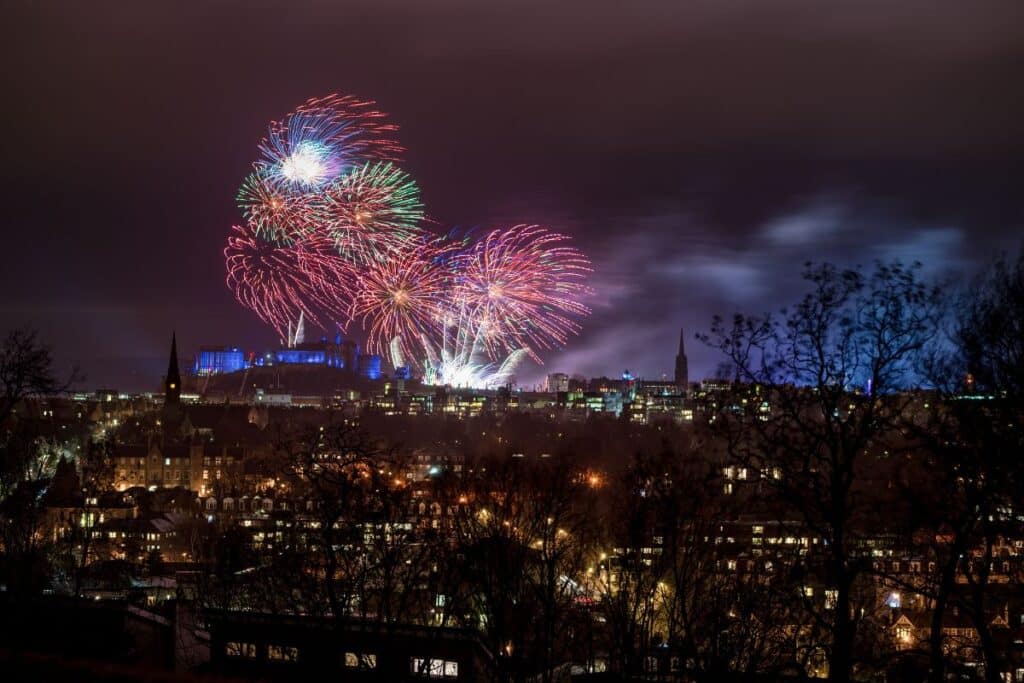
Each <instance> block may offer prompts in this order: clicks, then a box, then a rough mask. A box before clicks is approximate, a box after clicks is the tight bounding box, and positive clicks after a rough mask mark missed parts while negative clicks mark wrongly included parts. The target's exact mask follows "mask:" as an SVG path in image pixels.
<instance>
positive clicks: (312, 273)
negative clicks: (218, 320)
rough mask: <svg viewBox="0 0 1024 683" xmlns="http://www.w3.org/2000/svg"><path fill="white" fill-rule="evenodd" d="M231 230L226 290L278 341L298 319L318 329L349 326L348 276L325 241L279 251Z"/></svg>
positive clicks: (308, 241)
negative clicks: (304, 320)
mask: <svg viewBox="0 0 1024 683" xmlns="http://www.w3.org/2000/svg"><path fill="white" fill-rule="evenodd" d="M232 230H233V234H232V235H231V236H230V237H228V246H227V247H226V248H225V249H224V258H225V259H226V262H227V271H228V272H227V286H228V288H229V289H231V291H233V292H234V294H235V298H237V299H238V301H239V303H241V304H242V305H243V306H246V307H247V308H250V309H252V311H253V312H255V313H256V315H258V316H259V317H260V319H261V320H263V321H264V322H265V323H267V324H268V325H270V326H271V327H273V328H274V329H275V330H276V331H277V333H278V334H279V335H280V336H281V337H282V338H284V337H286V336H287V330H289V329H290V328H291V327H293V326H296V325H298V321H299V316H300V314H302V315H304V316H305V317H306V318H307V319H309V320H310V321H312V322H314V323H316V324H317V325H321V326H323V323H324V322H330V323H334V324H336V325H338V326H340V327H342V328H343V329H344V328H345V327H346V326H347V324H348V322H349V321H350V319H351V316H350V305H349V303H348V299H349V298H350V292H351V287H352V281H353V277H352V272H351V270H350V268H349V267H348V264H347V263H346V262H345V261H344V260H343V259H341V258H339V257H338V255H337V254H336V253H335V252H334V251H333V248H332V246H331V244H330V242H329V241H327V243H326V244H325V240H324V239H322V238H321V239H318V238H307V239H304V240H303V241H302V242H298V243H296V244H295V245H291V246H286V247H281V246H278V245H275V244H272V243H270V242H267V241H265V240H263V239H261V238H260V237H259V236H258V235H256V234H255V232H254V231H253V230H252V228H249V227H239V226H235V227H234V228H233V229H232Z"/></svg>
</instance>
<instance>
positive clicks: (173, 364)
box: [164, 332, 181, 405]
mask: <svg viewBox="0 0 1024 683" xmlns="http://www.w3.org/2000/svg"><path fill="white" fill-rule="evenodd" d="M180 402H181V372H180V371H179V370H178V339H177V334H175V333H174V332H172V333H171V359H170V360H169V361H168V362H167V377H166V378H164V404H165V405H176V404H178V403H180Z"/></svg>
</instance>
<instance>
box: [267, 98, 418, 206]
mask: <svg viewBox="0 0 1024 683" xmlns="http://www.w3.org/2000/svg"><path fill="white" fill-rule="evenodd" d="M396 130H397V126H395V125H394V124H390V123H388V122H387V120H386V115H385V114H384V113H383V112H380V111H377V110H376V109H374V103H373V102H372V101H364V100H359V99H357V98H355V97H351V96H343V95H329V96H327V97H320V98H313V99H310V100H308V101H307V102H306V103H305V104H303V105H302V106H301V107H299V108H298V109H296V110H295V111H294V112H292V113H291V114H289V115H288V116H287V117H286V118H285V119H284V120H282V121H274V122H272V123H271V124H270V128H269V130H268V132H267V137H266V138H264V139H263V141H262V142H261V143H260V152H261V153H262V155H263V158H262V159H260V161H258V162H257V169H258V170H260V171H262V172H264V173H265V174H266V175H268V176H270V177H273V178H274V179H276V180H278V181H280V182H282V183H285V184H287V185H289V186H290V187H292V188H293V189H296V190H300V191H311V190H317V189H320V188H322V187H324V186H325V185H326V184H328V183H330V182H331V181H333V180H335V179H336V178H338V177H340V176H341V175H343V174H345V173H348V172H349V171H350V170H352V168H354V167H355V166H356V165H357V164H360V163H363V162H367V161H373V160H378V159H385V160H397V158H398V155H399V154H400V153H401V151H402V148H401V146H399V145H398V143H397V142H395V141H394V140H393V139H392V135H393V134H394V132H395V131H396Z"/></svg>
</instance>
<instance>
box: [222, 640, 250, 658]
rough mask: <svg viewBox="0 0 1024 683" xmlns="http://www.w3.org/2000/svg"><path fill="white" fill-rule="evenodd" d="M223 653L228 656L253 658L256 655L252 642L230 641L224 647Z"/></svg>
mask: <svg viewBox="0 0 1024 683" xmlns="http://www.w3.org/2000/svg"><path fill="white" fill-rule="evenodd" d="M224 654H226V655H227V656H228V657H248V658H249V659H253V658H254V657H256V645H255V644H254V643H239V642H235V641H232V642H229V643H228V644H227V645H226V646H225V647H224Z"/></svg>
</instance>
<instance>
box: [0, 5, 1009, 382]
mask: <svg viewBox="0 0 1024 683" xmlns="http://www.w3.org/2000/svg"><path fill="white" fill-rule="evenodd" d="M3 23H4V28H3V29H2V32H3V40H2V41H0V52H2V58H3V63H4V68H3V70H2V75H0V79H2V85H3V93H4V97H3V101H4V104H3V106H2V107H0V119H2V123H3V129H4V135H3V145H2V149H3V162H4V163H3V164H2V165H0V173H2V175H3V182H2V185H0V188H2V189H0V192H2V194H3V196H2V206H3V209H4V210H3V213H2V216H3V234H4V240H3V245H4V248H3V252H2V253H3V256H4V258H3V265H2V267H0V292H2V294H0V329H6V328H9V327H11V326H14V325H26V324H27V325H31V326H33V327H36V328H38V329H39V330H40V332H41V333H42V335H43V336H44V338H45V339H47V340H48V341H49V342H50V343H51V344H52V345H53V346H54V349H55V351H56V354H57V356H58V359H59V361H60V363H61V364H70V363H72V362H77V363H78V364H80V365H81V367H82V368H83V370H84V371H85V372H86V374H87V375H88V381H87V385H88V386H90V387H95V386H115V387H120V388H123V389H154V388H156V387H157V385H158V383H159V380H160V375H161V373H162V371H163V369H164V367H165V363H166V352H167V347H168V343H169V340H170V334H171V330H172V329H176V330H177V332H178V339H179V348H180V349H181V351H182V356H183V358H182V361H183V363H188V362H189V360H188V356H190V355H191V353H192V351H193V350H195V348H196V347H198V345H200V344H206V343H219V344H226V343H230V344H235V345H240V346H243V347H246V348H255V349H262V348H267V347H269V346H270V345H271V344H273V343H274V341H275V335H274V333H273V332H272V331H271V330H270V329H269V328H267V327H265V326H263V325H262V323H260V322H259V320H258V319H257V318H256V317H255V315H253V314H252V313H251V312H249V311H248V310H246V309H244V308H242V307H241V306H240V305H238V304H237V303H236V302H235V301H234V298H233V296H232V295H231V293H230V292H229V291H228V290H227V288H226V287H225V285H224V269H223V259H222V255H221V250H222V249H223V246H224V242H225V239H226V235H227V233H228V230H229V229H230V226H231V225H232V224H233V223H238V222H240V221H241V217H240V215H239V212H238V210H237V208H236V206H235V203H234V197H235V193H236V190H237V187H238V185H239V183H240V182H241V180H242V178H243V176H244V175H245V174H246V172H247V171H248V168H249V164H250V163H251V162H252V160H253V159H254V158H255V157H256V144H257V142H258V141H259V139H260V138H261V137H262V135H263V134H264V131H265V129H266V125H267V122H268V121H269V120H271V119H274V118H280V117H282V116H284V115H285V114H286V113H287V112H288V111H289V110H291V109H292V108H293V107H295V106H296V105H297V104H299V103H301V102H302V101H304V100H306V99H307V98H309V97H312V96H318V95H326V94H328V93H331V92H342V93H350V94H354V95H358V96H360V97H364V98H372V99H375V100H377V102H378V104H379V106H380V107H381V108H383V109H384V110H385V111H388V112H389V113H390V114H391V116H392V119H393V120H394V121H395V122H397V123H398V124H399V125H400V126H401V132H400V134H399V139H400V140H401V141H402V143H403V144H404V145H405V146H406V147H407V148H408V152H407V154H406V157H405V158H406V161H405V163H404V167H405V168H406V169H407V170H408V171H409V172H410V173H412V175H413V176H414V177H415V178H416V179H417V180H418V181H419V183H420V185H421V187H422V191H423V195H424V200H425V203H426V206H427V210H428V212H429V213H430V215H431V216H432V217H433V218H434V219H436V220H437V221H439V222H440V223H441V224H442V225H445V226H454V225H460V226H495V225H502V224H511V223H517V222H536V223H544V224H547V225H549V226H551V227H552V228H553V229H556V230H560V231H564V232H567V233H569V234H571V235H572V236H573V237H574V238H575V242H576V244H577V245H578V246H579V247H580V248H582V249H583V250H584V251H585V252H586V253H587V254H588V255H589V256H590V257H591V258H592V260H593V262H594V267H595V276H594V279H593V282H592V284H593V285H594V286H595V288H596V294H595V296H594V298H593V300H592V301H591V302H590V303H591V305H592V307H593V309H594V313H593V315H592V317H591V318H589V319H588V320H586V321H585V323H584V331H583V333H582V334H581V335H580V336H579V337H578V338H576V339H573V340H571V341H570V343H569V345H568V346H567V347H566V349H565V350H563V351H561V352H558V353H552V354H549V355H548V357H547V363H546V365H545V366H544V367H543V368H538V367H537V366H532V365H531V366H527V367H524V368H523V371H522V372H520V378H521V380H522V381H523V382H525V383H530V382H532V381H534V380H535V379H536V378H539V377H541V376H542V375H543V374H544V373H546V372H548V371H565V372H570V373H581V374H584V375H587V376H591V375H600V374H613V373H619V372H621V371H622V370H623V369H625V368H629V369H631V370H633V371H634V372H635V373H638V374H640V375H643V376H646V377H649V378H652V377H660V376H661V374H662V373H670V372H671V370H672V363H673V356H674V353H675V345H676V342H677V339H678V328H679V327H680V326H685V328H686V329H687V331H688V334H692V332H694V331H696V330H699V329H702V328H706V327H707V325H708V323H709V319H710V317H711V316H712V315H713V314H714V313H716V312H721V313H726V314H728V313H732V312H733V311H735V310H743V311H748V312H761V311H764V310H767V309H774V308H777V307H778V306H779V305H781V304H783V303H786V302H787V301H789V300H791V299H792V297H793V292H794V291H796V287H797V286H798V284H799V272H800V264H801V263H803V262H804V261H805V260H807V259H816V260H833V261H838V262H841V263H850V264H856V263H860V264H870V263H872V262H873V261H874V260H876V259H889V258H901V259H904V260H920V261H922V262H923V263H924V264H925V266H926V268H927V269H928V270H929V272H931V273H934V274H936V275H939V274H943V275H947V276H950V277H952V278H953V279H954V280H956V279H957V278H963V277H966V276H967V275H968V274H970V273H971V272H972V270H974V269H976V268H977V267H978V265H979V264H984V263H986V262H987V261H989V260H990V259H991V258H993V257H994V256H995V255H997V254H998V253H999V252H1000V251H1011V252H1015V251H1016V249H1017V248H1018V247H1019V245H1020V241H1021V236H1022V235H1024V229H1022V228H1024V192H1022V191H1021V186H1022V180H1024V174H1022V168H1021V166H1022V164H1021V158H1022V152H1024V123H1022V122H1024V97H1022V95H1021V93H1022V83H1024V80H1022V78H1024V76H1022V75H1024V2H1020V0H1006V1H1005V2H985V1H983V0H975V1H973V2H962V1H956V2H944V1H941V0H921V1H918V0H905V1H902V2H894V1H893V0H857V1H851V2H839V1H834V2H821V0H774V1H773V2H767V1H765V0H713V1H708V2H704V1H693V0H666V1H665V2H636V1H634V2H618V1H614V2H613V1H609V0H590V1H589V2H572V3H569V2H551V1H550V0H548V1H530V2H504V3H500V6H499V3H498V2H480V1H479V0H430V1H427V2H423V1H415V0H376V1H374V2H341V1H328V0H320V1H317V2H298V1H295V2H274V3H271V2H252V1H239V2H213V1H211V2H181V1H180V0H178V1H175V2H156V1H153V0H145V1H144V2H129V1H125V2H102V1H99V0H90V1H89V2H82V1H79V0H74V1H70V2H66V3H58V2H15V3H11V2H7V3H5V12H4V22H3ZM354 331H356V332H358V326H356V327H355V328H354ZM689 347H690V366H691V376H692V378H699V377H700V376H703V375H705V374H707V373H710V372H711V371H712V370H713V369H714V366H715V363H716V360H715V359H714V358H713V356H712V355H711V353H710V352H709V351H708V350H706V349H702V348H700V346H699V344H698V343H697V342H696V341H692V342H690V344H689Z"/></svg>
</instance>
